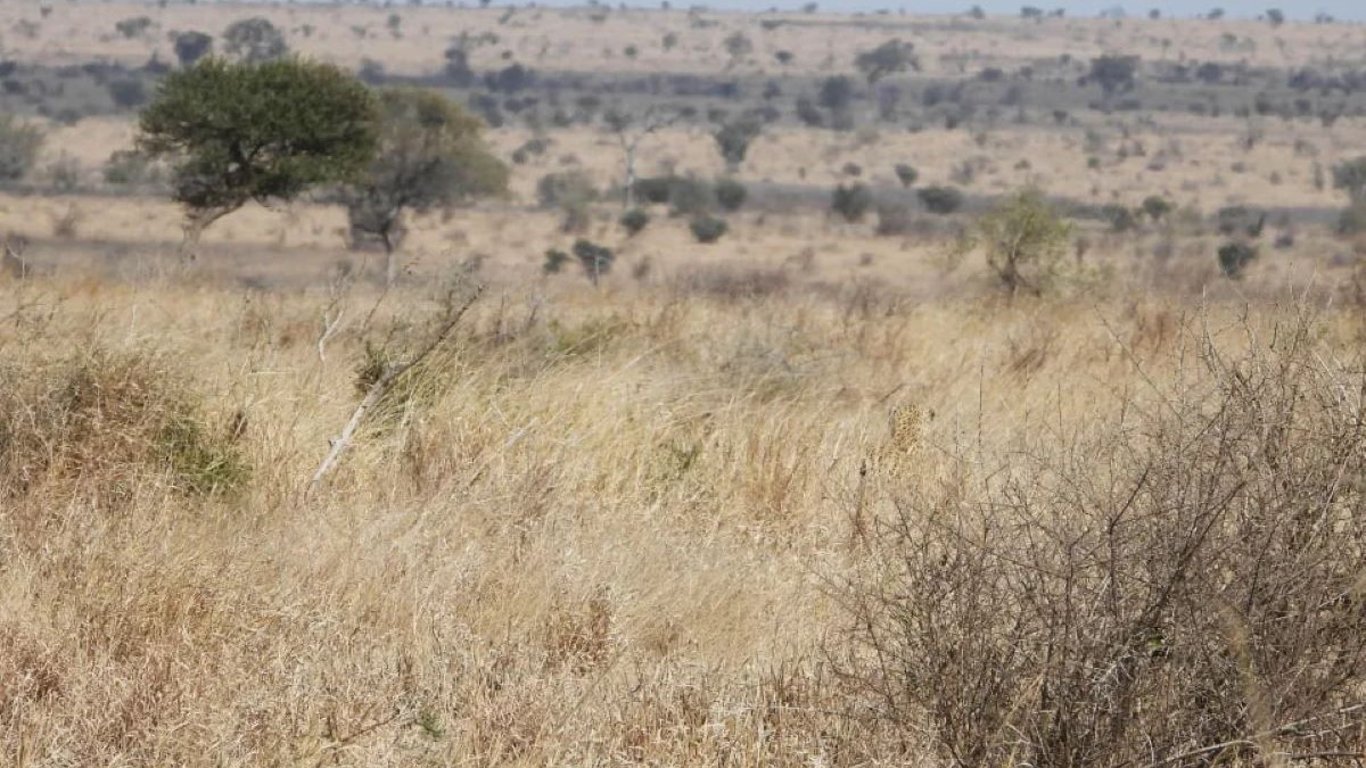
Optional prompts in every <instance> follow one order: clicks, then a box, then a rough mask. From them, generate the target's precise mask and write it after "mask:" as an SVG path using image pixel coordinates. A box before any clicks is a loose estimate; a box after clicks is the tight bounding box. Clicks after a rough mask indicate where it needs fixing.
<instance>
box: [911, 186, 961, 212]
mask: <svg viewBox="0 0 1366 768" xmlns="http://www.w3.org/2000/svg"><path fill="white" fill-rule="evenodd" d="M916 197H919V198H920V203H921V205H924V206H925V210H927V211H929V212H930V213H937V214H939V215H940V216H947V215H949V214H951V213H956V212H957V211H958V210H959V209H960V208H962V207H963V193H962V192H960V191H958V190H957V189H955V188H954V187H925V188H924V189H921V190H918V191H917V192H916Z"/></svg>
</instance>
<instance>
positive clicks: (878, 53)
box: [854, 40, 920, 85]
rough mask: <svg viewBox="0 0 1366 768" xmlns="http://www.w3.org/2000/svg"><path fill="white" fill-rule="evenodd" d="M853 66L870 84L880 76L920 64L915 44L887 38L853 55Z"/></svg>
mask: <svg viewBox="0 0 1366 768" xmlns="http://www.w3.org/2000/svg"><path fill="white" fill-rule="evenodd" d="M854 66H855V67H857V68H858V71H860V72H862V73H863V76H864V77H865V78H867V79H868V84H869V85H872V84H873V83H876V82H877V81H879V80H881V79H882V78H884V77H886V76H888V75H893V74H896V73H898V72H905V71H906V70H908V69H916V68H918V67H919V66H920V64H919V62H918V61H916V58H915V46H914V45H912V44H910V43H904V42H902V41H901V40H888V41H887V42H885V43H883V44H882V45H879V46H878V47H876V48H874V49H872V50H870V51H864V52H862V53H860V54H858V55H857V56H855V57H854Z"/></svg>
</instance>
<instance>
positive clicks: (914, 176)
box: [896, 163, 920, 188]
mask: <svg viewBox="0 0 1366 768" xmlns="http://www.w3.org/2000/svg"><path fill="white" fill-rule="evenodd" d="M896 178H897V181H900V182H901V186H902V187H906V188H909V187H910V186H911V185H912V184H914V183H915V182H916V181H917V180H918V179H919V178H920V171H917V170H916V169H915V167H914V166H911V165H908V164H906V163H897V164H896Z"/></svg>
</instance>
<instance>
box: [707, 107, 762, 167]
mask: <svg viewBox="0 0 1366 768" xmlns="http://www.w3.org/2000/svg"><path fill="white" fill-rule="evenodd" d="M762 131H763V124H762V123H760V122H759V120H758V119H756V118H754V117H750V116H745V117H741V118H739V119H736V120H732V121H730V122H728V123H726V124H725V125H723V126H721V128H720V129H719V130H717V131H716V133H715V134H714V138H715V139H716V146H717V148H718V149H720V150H721V157H722V158H723V159H725V161H726V165H727V167H729V168H730V169H731V170H735V169H736V168H739V167H740V163H743V162H744V161H745V156H746V155H747V154H749V145H750V144H751V143H753V141H754V140H755V139H756V138H758V137H759V134H760V133H761V132H762Z"/></svg>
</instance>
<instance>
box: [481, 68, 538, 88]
mask: <svg viewBox="0 0 1366 768" xmlns="http://www.w3.org/2000/svg"><path fill="white" fill-rule="evenodd" d="M535 82H536V74H535V73H534V72H532V71H531V70H530V69H527V68H526V67H524V66H522V65H521V64H511V65H508V66H506V67H503V68H502V69H500V70H498V71H497V72H490V73H489V74H488V75H486V76H485V78H484V84H485V85H487V86H488V89H489V90H490V91H498V92H502V93H517V92H518V91H522V90H525V89H526V88H529V87H531V85H532V84H533V83H535Z"/></svg>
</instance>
